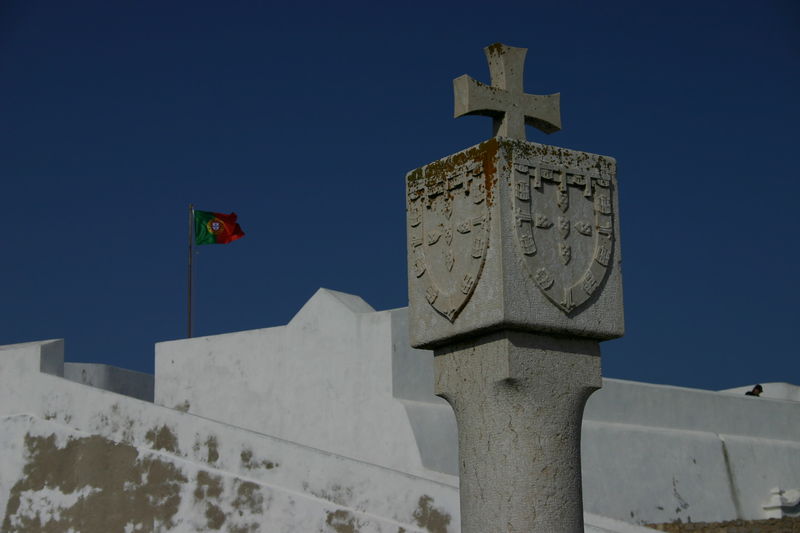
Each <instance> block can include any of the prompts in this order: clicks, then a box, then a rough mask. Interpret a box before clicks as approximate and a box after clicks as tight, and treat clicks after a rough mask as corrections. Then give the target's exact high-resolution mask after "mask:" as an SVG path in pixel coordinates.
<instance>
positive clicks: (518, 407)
mask: <svg viewBox="0 0 800 533" xmlns="http://www.w3.org/2000/svg"><path fill="white" fill-rule="evenodd" d="M435 353H436V357H435V359H434V363H435V366H436V394H437V395H439V396H442V397H443V398H445V399H446V400H447V401H448V402H449V403H450V405H451V406H452V407H453V410H454V411H455V414H456V421H457V422H458V440H459V442H458V452H459V474H460V486H461V528H462V531H470V532H472V531H475V532H477V531H480V532H483V533H492V532H497V533H501V532H503V533H508V532H526V533H527V532H530V531H542V532H545V531H546V532H550V533H559V532H565V533H566V532H570V533H572V532H579V531H583V506H582V501H581V461H580V448H581V443H580V440H581V416H582V413H583V406H584V404H585V403H586V400H587V398H588V397H589V395H590V394H591V393H592V392H594V391H595V390H597V389H599V388H600V350H599V346H598V343H597V342H594V341H591V340H582V339H560V338H557V337H548V336H543V335H536V334H530V333H524V332H514V331H503V332H498V333H494V334H489V335H486V336H483V337H478V338H476V339H474V340H470V341H465V342H462V343H457V344H453V345H451V346H449V347H447V348H443V349H440V350H436V352H435Z"/></svg>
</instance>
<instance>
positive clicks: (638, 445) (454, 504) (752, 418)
mask: <svg viewBox="0 0 800 533" xmlns="http://www.w3.org/2000/svg"><path fill="white" fill-rule="evenodd" d="M407 336H408V329H407V314H406V309H396V310H390V311H379V312H376V311H373V310H372V308H371V307H369V306H368V305H367V304H366V303H365V302H364V301H363V300H361V299H360V298H358V297H355V296H351V295H347V294H343V293H338V292H335V291H329V290H325V289H320V290H319V291H318V292H317V293H316V294H315V295H314V296H313V297H312V298H311V299H310V300H309V301H308V302H307V303H306V304H305V305H304V306H303V308H302V309H301V310H300V311H299V312H298V313H297V315H296V316H295V317H294V318H293V319H292V320H291V321H290V323H289V324H287V325H286V326H281V327H274V328H267V329H260V330H252V331H243V332H236V333H230V334H226V335H217V336H213V337H201V338H195V339H186V340H178V341H170V342H164V343H159V344H157V345H156V377H155V403H149V402H146V401H140V400H138V399H135V398H131V397H126V396H121V395H119V394H114V393H112V392H108V391H104V390H100V389H99V388H92V387H88V386H86V385H85V384H83V383H88V382H90V381H91V382H92V383H93V384H94V385H98V384H100V385H101V386H106V387H108V388H114V387H116V388H117V389H119V385H118V383H116V384H115V382H114V379H113V376H116V375H120V374H113V375H112V374H111V373H107V374H105V376H112V377H111V378H108V379H106V380H105V381H103V380H102V379H99V380H93V378H92V379H89V378H91V377H92V376H93V374H90V373H89V372H87V373H86V375H84V374H83V373H82V372H81V373H80V375H76V374H75V373H74V372H72V371H70V370H69V368H70V365H71V364H70V363H67V365H66V369H67V370H66V371H65V365H64V363H63V343H62V342H61V341H44V342H41V343H28V344H22V345H13V346H7V347H2V348H0V444H2V446H3V448H2V449H3V454H2V459H0V509H3V510H7V509H8V504H9V502H11V501H12V499H13V498H16V500H14V501H18V502H21V501H22V500H20V498H22V496H24V494H23V493H25V494H27V496H25V497H27V498H28V500H26V501H29V503H30V501H32V500H30V498H34V496H35V495H36V494H38V493H36V492H35V491H33V492H31V490H32V489H30V487H29V488H28V489H25V490H27V492H25V490H23V489H24V488H25V487H26V486H29V485H30V484H31V483H32V481H31V479H32V478H31V476H30V475H27V474H25V472H26V470H25V469H26V468H28V469H29V470H30V469H32V468H33V467H34V466H36V465H35V464H33V463H31V461H38V460H42V461H44V460H46V459H47V457H50V458H53V457H61V458H62V459H63V457H64V454H67V453H68V452H69V450H72V449H73V448H75V447H80V446H89V447H91V446H95V447H97V450H100V452H98V453H100V455H101V456H108V457H117V456H118V455H119V454H122V455H124V456H125V457H128V459H127V460H128V463H131V462H132V463H134V464H133V465H132V466H130V467H131V468H134V466H135V465H136V464H142V461H144V462H147V461H151V462H152V461H158V462H159V464H162V465H168V467H167V466H164V469H165V471H167V472H168V473H170V475H171V476H173V478H172V481H171V482H172V484H173V485H174V486H175V487H176V489H175V494H173V496H174V497H175V498H178V500H179V501H180V505H179V506H177V507H175V512H174V513H173V514H172V515H171V518H170V520H173V521H174V522H175V523H176V524H178V523H180V524H184V525H185V524H195V525H196V524H197V523H198V522H196V521H197V520H198V518H197V516H196V515H197V513H199V515H200V516H202V517H205V516H206V515H205V514H204V513H206V512H207V511H208V513H210V514H209V516H211V515H213V517H211V518H209V517H206V518H203V519H207V520H211V519H212V518H214V517H216V518H215V519H216V520H217V521H219V520H222V519H223V518H224V520H229V521H231V522H228V523H229V524H231V523H234V521H235V520H244V518H242V517H241V516H240V515H239V510H237V509H235V508H234V507H233V503H234V502H236V501H239V499H238V491H239V490H240V488H241V486H242V484H243V483H245V482H247V483H252V484H254V485H252V486H251V485H245V486H246V487H247V489H246V490H247V491H250V493H252V494H253V495H254V496H253V497H254V498H255V500H257V501H262V505H261V508H262V510H261V511H260V512H259V513H260V514H259V513H256V514H259V517H260V518H263V519H264V520H267V521H268V522H269V523H272V521H273V520H277V522H275V523H276V524H288V523H289V522H287V520H289V518H287V517H290V516H292V515H293V513H294V514H296V512H295V511H292V509H299V507H293V506H301V507H302V508H303V509H304V511H303V513H304V516H306V515H307V516H310V517H311V518H309V520H312V521H316V522H315V524H317V526H318V527H317V526H315V527H316V529H314V530H320V529H321V530H323V531H335V530H336V527H338V526H336V524H339V523H340V522H339V521H342V522H341V523H342V524H345V525H346V524H348V523H349V521H350V520H352V521H353V522H352V524H360V526H359V528H360V529H357V530H358V531H364V532H367V531H377V530H379V529H380V528H383V529H382V530H383V531H392V532H394V531H397V527H394V525H393V524H395V523H397V524H401V525H402V527H403V528H405V529H406V530H407V531H437V532H439V533H440V532H441V531H457V530H458V524H459V518H458V517H459V512H458V505H459V503H458V480H457V477H456V476H455V475H454V474H455V473H456V472H457V464H458V463H457V461H458V458H457V437H456V435H457V434H456V428H455V421H454V417H453V414H452V411H451V410H450V407H449V406H448V405H447V404H446V403H444V401H443V400H440V399H439V398H436V397H435V396H433V393H432V388H433V387H432V384H433V368H432V367H433V361H432V359H433V358H432V355H431V353H430V352H428V351H424V350H414V349H411V348H410V347H409V345H408V340H407V339H408V337H407ZM75 365H78V364H75ZM73 368H74V369H81V370H83V369H86V368H87V367H81V366H75V367H73ZM101 370H102V369H101ZM103 372H104V371H103ZM60 375H64V376H67V377H70V375H71V377H72V378H73V379H75V380H76V381H80V382H82V383H80V382H73V381H69V380H67V379H63V378H60V377H58V376H60ZM139 377H140V376H133V378H134V382H136V381H135V380H136V379H138V378H139ZM136 383H139V385H141V384H142V383H145V382H144V381H138V382H136ZM792 387H794V386H791V385H786V387H785V388H784V389H785V390H783V392H782V394H791V393H792V391H793V389H792ZM794 389H797V388H796V387H794ZM133 390H134V392H135V391H136V388H135V387H133ZM139 390H140V391H141V390H142V389H141V388H140V389H139ZM766 390H769V387H768V386H767V385H766V384H765V391H766ZM790 397H791V396H790ZM50 437H52V438H54V439H55V441H51V440H47V439H48V438H50ZM96 439H100V441H102V442H100V441H97V440H96ZM117 444H118V445H119V446H120V447H115V446H116V445H117ZM126 450H127V451H126ZM131 450H133V452H135V453H134V454H133V459H130V451H131ZM73 451H74V450H73ZM45 452H46V453H45ZM798 452H800V403H798V402H793V401H786V400H771V399H768V398H763V397H762V398H754V397H745V396H744V395H743V393H742V394H738V393H737V394H734V393H731V392H710V391H701V390H696V389H685V388H679V387H670V386H663V385H650V384H645V383H636V382H630V381H622V380H614V379H605V380H604V387H603V389H601V390H600V391H598V392H596V393H595V394H593V395H592V396H591V397H590V399H589V401H588V404H587V406H586V411H585V416H584V423H583V432H582V454H583V459H582V465H583V485H584V508H585V510H586V511H587V512H589V513H592V514H590V515H587V531H590V530H591V528H592V527H593V528H595V529H594V530H592V531H604V530H608V529H607V528H606V529H603V528H604V527H605V526H608V527H611V526H609V524H612V525H613V524H616V522H614V520H619V521H626V522H633V523H637V524H644V523H659V522H671V521H673V520H683V521H687V520H689V519H691V520H692V521H694V522H697V521H718V520H720V521H721V520H731V519H735V518H737V517H738V518H745V519H759V518H765V517H766V516H767V514H766V511H765V510H764V508H763V507H764V505H765V504H766V503H767V501H768V500H769V498H770V491H771V490H772V489H773V488H775V487H780V488H782V489H787V490H789V489H797V488H800V461H797V459H796V458H797V457H798V456H800V454H799V453H798ZM70 453H71V452H70ZM126 453H127V454H128V455H125V454H126ZM122 462H123V463H124V461H122ZM32 464H33V466H31V465H32ZM101 464H102V461H101ZM201 472H202V474H201ZM66 475H67V473H64V476H66ZM217 478H219V479H220V481H219V482H216V481H213V480H215V479H217ZM209 480H211V481H209ZM212 481H213V483H212V485H213V486H212V487H211V488H209V483H211V482H212ZM26 483H27V484H28V485H26ZM84 488H85V487H84ZM86 490H89V489H86ZM120 490H121V489H120ZM209 490H210V491H211V496H209V495H208V494H207V493H208V492H209ZM242 490H244V489H242ZM112 492H113V491H112ZM123 492H124V491H123ZM197 494H199V495H200V496H197ZM40 496H41V494H40ZM259 498H261V500H259ZM40 499H41V498H40ZM60 501H62V503H63V502H67V503H66V504H65V505H67V504H69V501H70V500H69V498H68V497H67V496H64V495H62V497H61V500H60ZM266 501H270V502H274V503H273V504H271V505H270V506H268V505H266V503H265V502H266ZM281 502H283V503H281ZM291 502H294V503H291ZM301 502H302V503H301ZM239 503H240V504H241V501H239ZM30 505H33V507H30ZM30 505H29V508H37V507H36V506H37V505H39V507H41V505H44V504H43V503H42V502H39V504H36V505H34V504H30ZM242 505H244V504H242ZM248 505H249V504H248ZM17 506H18V507H20V508H21V507H24V506H22V504H21V503H18V505H17ZM258 507H259V506H257V505H255V507H254V508H258ZM204 509H205V510H204ZM248 512H250V511H248ZM66 514H69V513H66ZM597 515H602V516H605V517H607V519H606V521H605V522H603V520H604V519H602V517H598V516H597ZM15 516H16V515H15ZM248 516H249V515H248ZM237 517H238V518H237ZM192 521H194V522H192ZM381 524H382V525H381ZM603 524H605V526H603ZM176 527H177V526H176ZM343 527H344V526H343ZM387 527H388V529H386V528H387ZM392 527H394V529H392ZM398 527H400V526H398ZM442 527H443V528H444V529H441V528H442ZM614 527H616V529H613V528H612V530H615V531H622V530H621V529H620V527H621V526H619V527H617V526H614ZM431 528H433V529H431ZM437 528H439V529H437ZM212 529H213V528H212ZM312 529H313V528H312ZM309 530H310V529H309ZM632 531H633V530H632Z"/></svg>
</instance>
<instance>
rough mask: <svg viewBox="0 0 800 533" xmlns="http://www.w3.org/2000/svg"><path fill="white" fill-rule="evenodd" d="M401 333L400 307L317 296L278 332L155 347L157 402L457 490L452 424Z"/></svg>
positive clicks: (425, 360) (423, 361) (423, 357)
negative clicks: (384, 308)
mask: <svg viewBox="0 0 800 533" xmlns="http://www.w3.org/2000/svg"><path fill="white" fill-rule="evenodd" d="M407 331H408V326H407V312H406V309H397V310H392V311H382V312H375V311H374V310H373V309H372V307H370V306H369V305H368V304H367V303H366V302H364V300H362V299H361V298H359V297H357V296H352V295H349V294H344V293H340V292H336V291H330V290H326V289H320V290H319V291H318V292H317V293H316V294H315V295H314V296H313V297H312V298H311V299H310V300H309V301H308V302H307V303H306V304H305V305H304V306H303V308H302V309H301V310H300V311H299V312H298V313H297V314H296V315H295V317H294V318H293V319H292V320H291V321H290V322H289V324H287V325H286V326H281V327H275V328H269V329H261V330H253V331H245V332H238V333H231V334H228V335H217V336H214V337H201V338H196V339H190V340H181V341H174V342H163V343H159V344H157V345H156V388H155V401H156V403H157V404H159V405H164V406H167V407H173V408H176V409H181V410H185V411H186V412H189V413H193V414H196V415H199V416H203V417H206V418H211V419H215V420H235V421H236V422H235V423H236V425H237V426H240V427H243V428H247V429H251V430H253V431H258V432H260V433H265V434H268V435H273V436H276V437H280V438H283V439H287V440H291V441H295V442H302V443H304V444H306V445H309V446H314V447H317V448H320V449H323V450H327V451H330V452H333V453H337V454H341V455H344V456H347V457H352V458H356V459H359V460H362V461H366V462H369V463H373V464H377V465H381V466H384V467H387V468H392V469H396V470H400V471H403V472H408V473H412V474H415V475H421V476H425V477H431V478H432V479H437V480H441V481H443V482H446V483H452V484H455V485H457V481H456V480H455V478H454V477H453V476H454V475H457V474H458V463H457V460H458V454H457V447H458V445H457V438H458V437H457V432H456V425H455V420H454V418H453V416H452V411H451V409H450V407H449V406H448V405H447V403H446V402H445V401H444V400H441V399H440V398H437V397H436V396H434V395H433V392H432V391H433V360H432V357H431V356H430V353H429V352H426V351H423V350H415V349H412V348H411V347H410V346H409V345H408V340H407V339H408V336H407ZM441 474H445V475H444V476H442V475H441Z"/></svg>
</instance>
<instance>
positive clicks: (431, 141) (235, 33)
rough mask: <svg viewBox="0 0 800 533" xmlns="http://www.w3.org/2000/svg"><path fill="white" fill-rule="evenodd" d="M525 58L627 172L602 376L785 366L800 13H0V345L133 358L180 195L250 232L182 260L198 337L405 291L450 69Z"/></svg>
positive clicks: (449, 132) (746, 6)
mask: <svg viewBox="0 0 800 533" xmlns="http://www.w3.org/2000/svg"><path fill="white" fill-rule="evenodd" d="M496 41H501V42H504V43H506V44H509V45H512V46H519V47H526V48H528V49H529V52H528V57H527V62H526V70H525V89H526V91H528V92H532V93H539V94H543V93H551V92H560V93H561V105H562V118H563V126H564V128H563V131H561V132H558V133H556V134H553V135H550V136H546V135H544V134H541V133H539V132H538V131H536V130H533V129H529V131H528V138H529V139H530V140H534V141H537V142H545V143H548V144H556V145H560V146H564V147H568V148H573V149H579V150H585V151H589V152H594V153H599V154H605V155H611V156H614V157H616V158H617V161H618V165H619V174H618V180H619V189H620V209H621V216H620V220H621V225H622V235H621V238H622V241H621V242H622V253H623V258H624V261H623V268H624V279H623V281H624V288H625V315H626V322H627V324H626V325H627V334H626V336H625V337H624V338H623V339H620V340H616V341H611V342H608V343H604V344H603V366H604V375H606V376H608V377H617V378H624V379H634V380H641V381H649V382H654V383H668V384H675V385H684V386H691V387H700V388H710V389H717V388H726V387H733V386H738V385H745V384H750V383H753V382H757V381H761V382H769V381H788V382H793V383H796V384H800V350H798V324H799V323H800V313H799V312H798V308H797V306H798V304H800V298H799V297H800V269H798V264H799V263H800V261H799V260H800V251H799V249H800V222H799V221H798V214H797V213H798V208H797V207H798V203H799V202H800V181H799V178H800V176H798V170H797V160H798V152H799V151H800V150H798V140H800V136H798V124H800V97H799V96H798V95H800V68H799V66H800V61H799V59H800V3H798V2H796V1H795V0H788V1H763V2H741V1H733V2H718V1H717V2H713V1H712V2H701V1H692V2H684V1H678V2H674V1H671V2H642V1H635V2H570V1H565V2H538V1H534V2H532V1H526V2H500V3H496V4H494V5H493V4H492V3H487V2H457V3H456V2H441V3H440V2H395V3H391V4H389V3H384V2H375V1H371V2H363V3H353V2H319V3H307V2H281V3H273V4H270V3H258V2H239V1H237V2H213V3H212V2H203V1H193V2H163V1H159V2H154V1H137V2H132V1H130V2H108V1H94V2H93V1H82V2H57V1H50V2H42V1H36V0H6V1H4V2H2V4H0V136H1V137H0V179H2V192H3V194H2V203H3V209H2V217H3V219H2V223H3V239H2V255H0V275H2V280H3V283H2V285H0V287H1V288H0V304H1V305H0V344H10V343H16V342H24V341H32V340H40V339H47V338H65V339H66V347H67V354H66V357H67V359H68V360H70V361H87V362H105V363H109V364H114V365H118V366H122V367H126V368H132V369H136V370H141V371H147V372H151V371H152V369H153V344H154V343H155V342H158V341H163V340H170V339H176V338H180V337H182V336H183V335H185V328H186V326H185V323H186V259H187V258H186V256H187V244H186V241H187V205H188V204H189V202H193V203H194V204H195V205H196V206H197V207H198V208H200V209H206V210H212V211H222V212H231V211H235V212H236V213H238V214H239V219H240V222H241V224H242V226H243V228H244V230H245V232H246V233H247V236H246V237H245V238H244V239H241V240H239V241H236V242H234V243H232V244H230V245H225V246H204V247H202V248H200V251H199V255H198V256H197V259H196V265H197V272H196V274H197V276H196V287H197V291H196V324H195V329H196V333H197V334H198V335H210V334H216V333H223V332H229V331H237V330H243V329H252V328H261V327H269V326H276V325H281V324H284V323H286V322H287V321H288V320H289V319H290V318H291V317H292V316H293V315H294V313H296V312H297V310H299V308H300V307H301V306H302V305H303V303H304V302H305V301H306V300H307V299H308V298H309V297H310V296H311V295H312V294H313V293H314V291H315V290H316V289H317V288H318V287H327V288H331V289H336V290H340V291H345V292H350V293H355V294H358V295H360V296H362V297H363V298H364V299H365V300H366V301H367V302H369V303H370V304H371V305H372V306H373V307H375V308H376V309H388V308H393V307H401V306H405V305H406V304H407V294H406V264H405V212H404V209H405V199H404V176H405V173H406V172H407V171H409V170H411V169H414V168H416V167H419V166H421V165H423V164H426V163H428V162H430V161H433V160H436V159H439V158H440V157H443V156H446V155H449V154H451V153H453V152H456V151H459V150H461V149H464V148H467V147H469V146H472V145H474V144H477V143H479V142H481V141H483V140H485V139H486V138H488V137H489V136H490V135H491V120H489V119H487V118H484V117H465V118H461V119H458V120H454V119H453V118H452V113H453V101H452V98H453V96H452V80H453V78H456V77H458V76H460V75H462V74H469V75H471V76H473V77H475V78H476V79H479V80H483V81H486V82H488V81H489V74H488V68H487V65H486V60H485V57H484V54H483V47H484V46H486V45H488V44H491V43H493V42H496Z"/></svg>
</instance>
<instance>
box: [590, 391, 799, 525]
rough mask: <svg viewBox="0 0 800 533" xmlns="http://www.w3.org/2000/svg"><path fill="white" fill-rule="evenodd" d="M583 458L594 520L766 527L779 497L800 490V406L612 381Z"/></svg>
mask: <svg viewBox="0 0 800 533" xmlns="http://www.w3.org/2000/svg"><path fill="white" fill-rule="evenodd" d="M581 453H582V457H583V485H584V494H585V495H586V497H585V507H586V509H587V511H589V512H592V513H598V512H600V513H602V514H603V515H605V516H609V517H613V518H617V519H620V520H628V521H631V522H634V523H639V524H644V523H668V522H673V521H677V520H681V521H683V522H686V521H688V520H691V521H692V522H722V521H725V520H733V519H737V518H742V519H748V520H755V519H761V518H766V517H767V516H766V511H765V509H764V505H765V504H766V503H767V501H768V500H769V498H770V491H771V490H772V488H774V487H783V488H786V489H789V488H795V487H800V461H797V457H798V455H799V454H800V403H797V402H788V401H779V400H770V399H763V398H751V397H747V396H743V395H741V396H740V395H735V396H734V395H730V394H727V393H719V392H712V391H702V390H697V389H686V388H681V387H671V386H665V385H651V384H647V383H635V382H630V381H622V380H613V379H605V380H604V383H603V388H602V389H601V390H599V391H597V392H596V393H595V394H593V395H592V397H591V398H590V399H589V401H588V402H587V405H586V410H585V415H584V423H583V438H582V452H581ZM632 479H635V480H637V482H635V483H632V482H631V480H632Z"/></svg>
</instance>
